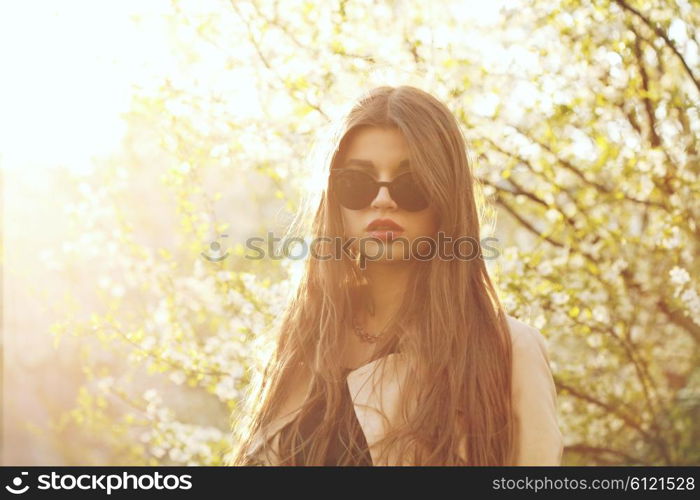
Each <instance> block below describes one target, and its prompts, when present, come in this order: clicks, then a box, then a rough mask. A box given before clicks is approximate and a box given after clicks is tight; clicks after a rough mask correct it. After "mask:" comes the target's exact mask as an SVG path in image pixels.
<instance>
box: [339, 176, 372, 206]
mask: <svg viewBox="0 0 700 500" xmlns="http://www.w3.org/2000/svg"><path fill="white" fill-rule="evenodd" d="M333 190H334V191H335V193H336V195H337V196H338V202H339V203H340V204H341V205H343V206H344V207H345V208H349V209H351V210H360V209H363V208H365V207H367V206H369V204H370V203H372V200H373V199H374V198H375V196H376V195H377V187H376V185H375V183H374V180H373V179H372V178H371V177H370V176H369V175H367V174H364V173H362V172H358V171H357V170H342V171H339V172H336V174H335V176H334V177H333Z"/></svg>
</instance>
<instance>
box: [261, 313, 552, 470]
mask: <svg viewBox="0 0 700 500" xmlns="http://www.w3.org/2000/svg"><path fill="white" fill-rule="evenodd" d="M507 320H508V325H509V327H510V333H511V340H512V345H513V378H512V398H513V408H514V410H515V419H516V420H515V425H516V436H517V440H516V447H517V449H516V457H517V458H516V462H515V465H561V457H562V452H563V439H562V435H561V432H560V430H559V425H558V419H557V395H556V388H555V385H554V380H553V378H552V373H551V371H550V368H549V358H548V354H547V348H546V346H545V339H544V337H543V336H542V334H541V333H540V332H539V330H537V329H535V328H533V327H531V326H529V325H527V324H525V323H523V322H522V321H519V320H517V319H515V318H513V317H511V316H507ZM378 363H385V365H384V367H378V366H375V365H377V364H378ZM375 368H379V369H376V370H375ZM382 368H383V369H382ZM407 368H408V364H407V362H406V358H405V355H404V354H402V353H392V354H389V355H387V356H384V357H383V358H379V359H376V360H374V361H371V362H369V363H367V364H365V365H363V366H361V367H359V368H357V369H355V370H352V371H351V372H350V373H349V374H348V376H347V384H348V388H349V389H350V394H351V396H352V401H353V406H354V409H355V415H356V416H357V420H358V422H359V423H360V426H361V428H362V431H363V433H364V435H365V438H366V440H367V445H368V446H369V451H370V455H371V457H372V463H373V464H374V465H412V464H409V463H406V462H405V461H403V460H402V459H401V458H400V457H397V456H391V454H389V456H388V457H385V458H384V459H382V460H381V461H380V456H381V451H382V450H380V449H379V447H378V445H377V443H378V441H379V440H380V438H381V437H382V436H383V435H384V433H385V432H386V429H387V428H388V427H387V426H392V425H396V423H397V422H399V421H400V420H399V415H398V406H399V405H398V402H399V396H400V394H401V387H403V385H404V384H405V383H406V377H407ZM299 411H300V408H298V409H297V410H295V411H293V412H291V413H288V414H286V415H283V416H280V417H278V418H276V419H274V420H273V421H272V422H270V423H269V424H268V425H267V426H266V427H265V429H263V430H262V431H261V432H259V433H257V434H256V435H255V436H254V438H253V442H252V446H251V449H250V451H249V457H250V458H252V459H253V460H254V461H255V462H257V463H262V464H265V465H279V461H278V459H277V451H278V450H279V434H277V435H276V436H274V438H273V440H272V441H271V443H270V444H271V446H270V447H269V449H268V452H267V454H263V453H262V450H263V447H262V444H263V443H264V442H265V440H267V439H269V438H270V436H273V435H274V433H275V432H276V431H278V430H279V429H281V428H282V427H284V426H285V425H286V424H287V423H289V422H291V421H292V420H293V419H294V417H295V416H296V414H297V413H298V412H299ZM382 414H383V415H385V416H386V418H384V417H383V416H382Z"/></svg>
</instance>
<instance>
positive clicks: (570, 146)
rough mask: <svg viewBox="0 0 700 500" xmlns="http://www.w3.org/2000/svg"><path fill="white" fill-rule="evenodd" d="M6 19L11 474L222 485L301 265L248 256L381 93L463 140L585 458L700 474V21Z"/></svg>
mask: <svg viewBox="0 0 700 500" xmlns="http://www.w3.org/2000/svg"><path fill="white" fill-rule="evenodd" d="M1 9H2V13H1V14H0V51H1V57H2V60H1V61H0V64H1V65H2V74H3V76H2V80H1V81H0V89H1V92H0V105H1V107H0V141H1V142H0V147H1V149H0V173H1V175H2V197H3V199H2V215H3V218H2V250H3V252H2V278H3V289H2V319H3V323H2V348H3V370H2V374H3V394H2V419H3V434H2V458H3V463H4V464H5V465H38V464H46V465H76V464H88V465H147V464H152V465H157V464H164V465H170V464H173V465H179V464H192V465H195V464H196V465H219V464H223V463H225V461H226V458H227V457H228V455H229V453H230V449H231V445H232V442H231V439H232V438H231V432H230V426H231V421H232V418H233V417H235V416H237V415H238V414H239V412H240V411H241V405H240V398H241V395H242V394H243V391H244V390H245V388H246V386H247V384H249V383H250V381H251V380H252V378H253V377H255V376H257V375H256V374H258V373H259V368H260V366H261V363H262V362H263V360H264V359H265V356H267V355H268V354H269V352H270V351H269V346H270V342H271V340H273V339H270V338H269V334H268V333H266V330H265V328H266V326H269V325H270V324H271V322H272V321H273V320H274V319H275V318H276V317H277V316H278V315H279V313H280V310H281V308H282V306H283V304H284V300H285V298H286V297H287V294H288V293H289V291H290V290H291V289H293V286H294V283H295V277H296V276H298V270H299V265H300V263H301V261H294V260H292V259H272V258H268V259H264V260H251V259H248V258H246V249H245V241H246V238H250V237H253V236H260V237H264V236H265V235H266V233H268V232H274V233H275V234H278V235H282V232H283V230H284V229H285V228H286V226H287V224H288V223H289V222H290V220H291V217H292V215H293V214H294V213H295V210H296V209H297V207H298V206H299V203H300V196H301V195H302V193H303V192H304V191H303V190H304V188H305V187H307V186H309V185H313V183H314V182H318V176H316V177H315V176H314V172H317V170H314V167H318V161H317V160H315V159H314V158H315V157H314V153H313V152H314V151H316V150H318V149H319V147H318V145H319V144H323V137H324V134H325V133H326V132H325V131H327V130H328V129H329V127H330V126H331V125H332V124H333V123H334V120H336V119H337V117H338V116H340V115H341V114H342V112H343V110H344V109H346V106H347V105H348V103H349V102H351V100H352V99H354V98H355V97H357V96H358V94H359V93H360V92H362V91H366V90H368V89H370V88H372V87H374V86H375V85H383V84H388V85H400V84H409V85H416V86H419V87H421V88H423V89H424V90H426V91H428V92H431V93H433V94H434V95H435V96H436V97H438V98H440V99H441V100H443V102H445V103H446V104H447V105H448V106H449V107H450V109H451V110H452V111H453V112H454V113H455V115H456V117H457V118H458V120H459V122H460V124H461V125H462V126H463V130H464V133H465V136H466V137H467V138H468V141H469V146H470V148H471V150H472V152H473V154H474V157H475V159H476V161H475V169H476V172H477V174H478V176H479V178H480V180H481V181H482V183H483V186H484V192H485V194H486V195H487V198H488V201H489V202H490V206H491V207H492V208H493V212H492V213H493V215H494V219H493V221H495V225H491V226H488V229H489V231H491V234H492V236H495V237H496V238H498V247H499V248H500V251H501V252H500V256H499V257H498V258H497V259H495V260H494V261H491V262H489V266H490V269H491V271H492V273H493V277H494V279H495V281H496V282H497V284H498V287H499V290H500V293H501V297H502V300H503V301H504V304H505V305H506V307H507V309H508V312H509V314H511V315H513V316H515V317H518V318H520V319H521V320H523V321H525V322H528V323H529V324H531V325H533V326H535V327H536V328H538V329H540V330H541V332H542V333H543V335H544V336H545V337H546V339H547V343H548V349H549V355H550V360H551V367H552V371H553V375H554V378H555V382H556V386H557V393H558V402H559V419H560V425H561V428H562V432H563V434H564V438H565V450H564V464H565V465H579V464H585V465H605V464H615V465H623V464H624V465H633V464H648V465H669V464H694V465H698V464H700V370H699V369H698V359H699V350H698V347H699V345H700V297H699V296H698V291H699V287H698V280H697V278H698V276H699V275H700V225H699V224H700V222H699V219H698V217H699V216H700V156H699V152H698V146H699V143H698V132H700V115H699V111H698V110H699V103H700V67H699V66H700V64H699V61H700V54H699V52H700V51H699V45H698V42H699V40H700V33H699V31H698V30H699V27H700V6H699V4H698V2H697V0H649V1H642V0H624V1H623V0H591V1H584V0H562V1H556V0H529V1H507V2H506V1H495V0H491V1H489V2H484V1H479V0H460V1H448V0H445V1H431V2H416V1H401V0H393V1H392V0H339V1H319V0H314V1H273V0H261V1H254V2H248V1H237V0H233V1H223V0H220V1H215V0H210V1H202V0H198V1H196V2H195V1H184V0H183V1H162V0H149V1H148V2H142V1H123V0H122V1H119V2H107V1H84V2H76V1H70V0H65V1H62V2H49V1H44V2H38V1H32V0H28V1H22V2H3V4H2V7H1ZM485 227H486V226H485ZM213 243H216V245H218V246H219V250H218V252H217V251H216V245H212V244H213ZM203 252H204V253H206V255H209V256H212V255H214V254H215V255H214V256H215V257H221V259H220V260H219V259H217V260H218V262H216V261H212V260H209V259H206V258H205V257H203V255H202V253H203ZM207 252H209V253H207ZM212 252H214V254H212Z"/></svg>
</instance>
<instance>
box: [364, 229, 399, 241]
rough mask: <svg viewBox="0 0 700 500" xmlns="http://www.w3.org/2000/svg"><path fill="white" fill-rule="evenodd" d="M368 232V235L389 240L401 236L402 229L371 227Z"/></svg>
mask: <svg viewBox="0 0 700 500" xmlns="http://www.w3.org/2000/svg"><path fill="white" fill-rule="evenodd" d="M368 233H369V235H370V236H373V237H374V238H379V239H380V240H382V241H391V240H394V239H396V238H398V237H399V236H401V235H402V234H403V231H402V230H400V229H373V230H372V231H368Z"/></svg>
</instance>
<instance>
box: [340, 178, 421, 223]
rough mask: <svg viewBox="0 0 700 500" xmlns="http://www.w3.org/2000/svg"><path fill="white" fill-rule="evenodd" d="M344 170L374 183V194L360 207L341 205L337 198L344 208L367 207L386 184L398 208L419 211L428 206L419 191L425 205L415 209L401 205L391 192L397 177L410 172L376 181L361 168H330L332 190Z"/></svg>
mask: <svg viewBox="0 0 700 500" xmlns="http://www.w3.org/2000/svg"><path fill="white" fill-rule="evenodd" d="M346 172H353V173H357V174H360V175H364V176H366V177H368V178H369V179H370V180H371V181H372V182H373V183H374V187H375V188H376V191H375V192H374V195H373V196H372V197H371V198H370V200H369V202H368V203H367V204H366V205H364V206H363V207H361V208H350V207H348V206H346V205H343V204H342V203H340V199H338V202H339V203H340V204H341V205H343V206H344V207H345V208H347V209H349V210H362V209H363V208H367V207H368V206H369V205H370V204H371V203H372V200H374V198H376V197H377V194H379V190H380V189H381V188H382V187H383V186H386V187H387V189H389V195H390V196H391V199H392V200H394V201H395V202H396V204H397V205H398V206H399V207H400V208H403V209H404V210H407V211H409V212H420V211H421V210H425V209H426V208H428V206H429V205H430V204H429V202H428V200H427V199H426V198H425V197H424V196H422V193H421V197H422V199H423V200H424V201H425V205H424V206H422V207H421V208H415V209H411V208H407V207H405V206H402V204H401V203H399V201H398V200H397V198H396V196H395V195H394V193H392V186H394V185H395V183H396V181H397V179H400V178H401V177H403V176H404V175H410V174H411V173H412V172H402V173H400V174H399V175H397V176H396V177H394V178H393V179H392V180H390V181H378V180H376V179H375V178H374V177H373V176H372V175H370V174H368V173H367V172H363V171H361V170H355V169H348V168H334V169H331V183H332V186H333V188H334V190H335V186H334V182H335V179H336V178H337V177H338V176H339V175H343V174H345V173H346ZM414 184H415V182H414ZM415 185H416V187H418V185H417V184H415ZM338 198H339V197H338Z"/></svg>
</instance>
